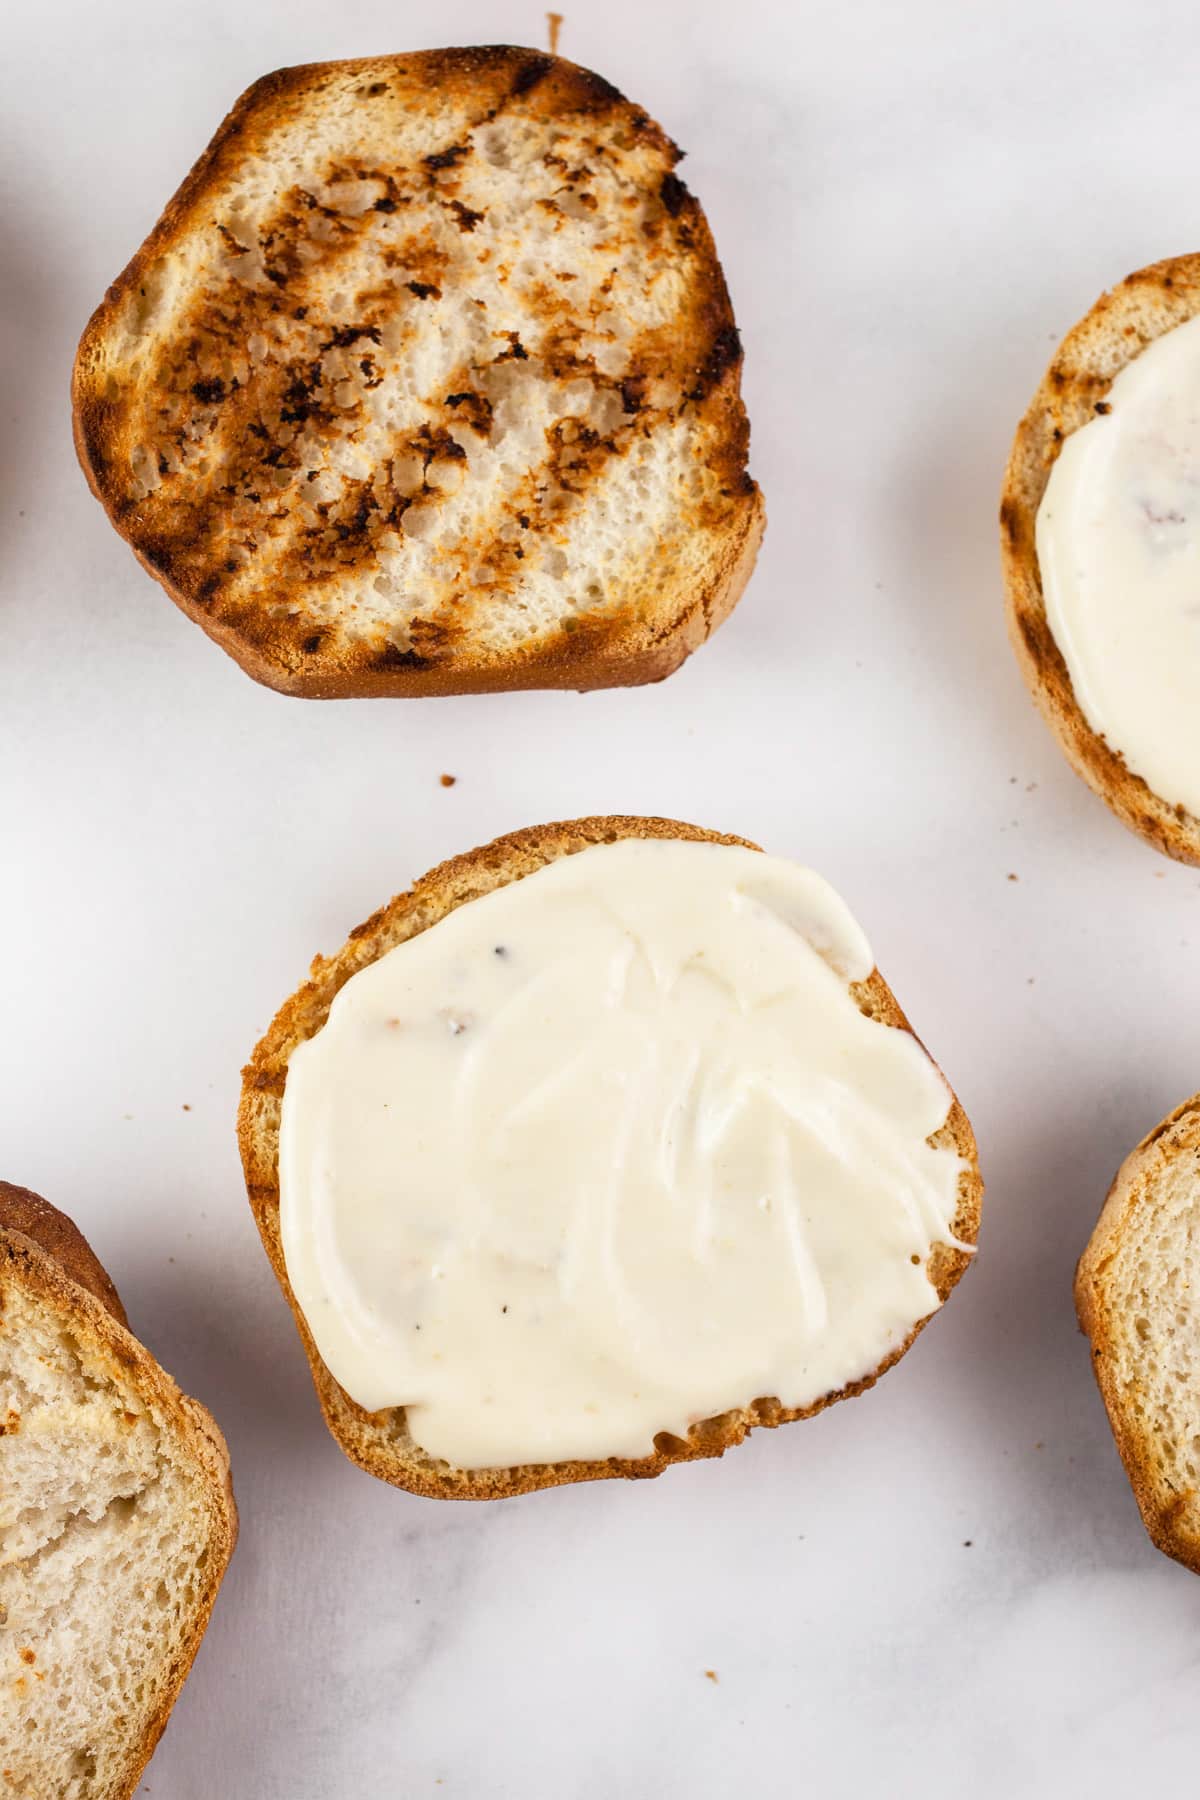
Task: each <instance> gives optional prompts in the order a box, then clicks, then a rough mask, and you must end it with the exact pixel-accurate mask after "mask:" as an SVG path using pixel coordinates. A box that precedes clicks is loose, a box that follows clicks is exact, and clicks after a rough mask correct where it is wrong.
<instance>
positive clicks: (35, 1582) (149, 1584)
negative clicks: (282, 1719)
mask: <svg viewBox="0 0 1200 1800" xmlns="http://www.w3.org/2000/svg"><path fill="white" fill-rule="evenodd" d="M47 1261H48V1259H45V1258H43V1257H41V1256H40V1255H39V1254H38V1252H37V1251H36V1249H35V1248H34V1247H33V1246H32V1245H30V1243H29V1240H28V1239H24V1238H21V1237H18V1236H16V1235H15V1234H8V1233H5V1232H2V1231H0V1744H2V1745H3V1751H2V1754H0V1770H2V1774H3V1781H2V1783H0V1792H2V1793H3V1794H4V1795H5V1796H8V1795H12V1796H13V1797H14V1800H17V1797H18V1796H19V1797H20V1800H109V1797H110V1796H118V1795H121V1796H123V1795H126V1794H128V1793H131V1792H132V1791H133V1790H134V1788H135V1787H136V1784H137V1780H138V1777H139V1775H140V1773H141V1770H142V1768H143V1766H144V1763H145V1761H146V1758H147V1757H148V1756H149V1754H150V1751H151V1750H152V1749H153V1747H154V1744H155V1742H156V1741H157V1738H158V1736H159V1733H160V1732H161V1730H162V1726H163V1724H164V1723H165V1720H166V1716H167V1713H168V1712H169V1710H170V1706H171V1703H172V1701H173V1699H174V1697H175V1693H176V1691H177V1690H178V1687H179V1685H180V1683H181V1681H182V1679H183V1676H184V1674H185V1673H186V1671H187V1667H188V1665H189V1664H190V1662H191V1658H192V1655H193V1654H194V1650H195V1647H196V1643H197V1642H198V1639H199V1636H200V1634H201V1633H202V1632H203V1629H204V1625H205V1623H206V1622H207V1617H208V1611H209V1609H210V1608H211V1605H212V1600H213V1597H214V1595H215V1591H216V1587H217V1585H218V1583H219V1581H220V1577H221V1574H222V1573H223V1570H224V1566H225V1562H226V1561H227V1559H228V1556H229V1554H230V1552H231V1550H232V1545H233V1531H234V1524H233V1509H232V1498H231V1497H228V1498H226V1496H227V1494H228V1489H227V1474H226V1470H225V1468H224V1466H223V1463H222V1462H220V1461H218V1459H217V1453H216V1448H215V1446H216V1444H217V1443H219V1440H218V1439H217V1438H216V1433H215V1428H213V1427H212V1426H211V1422H209V1421H207V1415H205V1414H203V1412H202V1409H200V1408H195V1409H194V1413H195V1416H194V1417H193V1416H192V1415H191V1414H190V1413H186V1414H185V1423H184V1424H182V1425H181V1422H180V1419H179V1418H178V1416H173V1413H174V1414H176V1415H177V1413H178V1411H179V1409H190V1408H192V1407H193V1406H194V1403H192V1402H189V1401H186V1400H185V1399H184V1398H183V1396H182V1395H179V1394H178V1392H177V1390H175V1389H174V1387H173V1384H171V1383H170V1382H169V1381H168V1380H167V1378H166V1377H163V1376H162V1373H161V1371H159V1370H158V1369H157V1365H154V1364H152V1362H151V1359H150V1358H149V1357H148V1356H147V1353H146V1352H145V1351H144V1350H142V1348H141V1346H140V1345H138V1344H137V1343H136V1342H135V1340H134V1339H132V1338H131V1337H130V1336H129V1334H128V1333H127V1332H126V1331H124V1330H123V1329H122V1327H121V1326H119V1325H116V1324H111V1323H110V1322H109V1319H108V1315H107V1314H106V1313H105V1312H104V1311H103V1309H102V1308H101V1307H100V1306H99V1304H98V1303H97V1302H95V1301H93V1300H92V1299H91V1298H90V1296H87V1295H85V1294H84V1293H83V1292H82V1290H81V1289H79V1288H78V1287H76V1286H75V1284H74V1283H73V1282H70V1281H68V1280H65V1279H59V1278H57V1266H56V1265H53V1264H50V1265H49V1266H50V1267H51V1268H52V1269H54V1270H55V1271H56V1276H55V1277H54V1278H51V1279H47V1278H46V1266H47ZM72 1290H73V1293H74V1295H75V1296H78V1304H77V1306H74V1307H72V1306H71V1295H72ZM64 1302H65V1303H64ZM147 1366H149V1367H150V1368H152V1369H153V1370H154V1377H153V1378H151V1379H149V1380H148V1379H147V1375H146V1368H147ZM201 1421H203V1423H201ZM198 1429H199V1431H200V1433H201V1434H202V1436H203V1446H202V1448H201V1454H199V1455H198V1454H197V1444H196V1441H195V1440H196V1438H197V1431H198ZM205 1447H206V1448H205ZM221 1456H222V1457H223V1447H222V1450H221ZM222 1490H223V1491H222Z"/></svg>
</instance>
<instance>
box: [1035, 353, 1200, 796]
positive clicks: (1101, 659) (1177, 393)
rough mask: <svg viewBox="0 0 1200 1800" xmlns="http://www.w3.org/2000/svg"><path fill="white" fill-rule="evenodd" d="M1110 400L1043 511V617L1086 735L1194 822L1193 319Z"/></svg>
mask: <svg viewBox="0 0 1200 1800" xmlns="http://www.w3.org/2000/svg"><path fill="white" fill-rule="evenodd" d="M1106 404H1107V405H1108V407H1109V408H1110V410H1109V411H1108V412H1106V413H1101V414H1098V415H1097V417H1096V418H1094V419H1091V420H1089V422H1088V423H1087V424H1086V425H1084V426H1081V428H1080V429H1079V430H1078V431H1074V432H1072V433H1071V435H1070V436H1069V437H1068V438H1067V440H1066V442H1065V443H1064V444H1063V447H1062V450H1061V452H1060V454H1059V457H1058V460H1057V461H1056V462H1055V464H1054V466H1053V468H1052V469H1051V471H1050V480H1049V482H1048V484H1047V487H1046V492H1045V495H1044V496H1043V499H1042V504H1041V506H1040V508H1039V509H1038V517H1037V554H1038V563H1039V565H1040V568H1041V577H1042V592H1043V594H1044V596H1045V602H1046V617H1047V619H1048V621H1049V624H1050V629H1051V631H1052V632H1053V633H1054V640H1055V642H1056V643H1057V645H1058V647H1059V649H1060V650H1061V651H1062V655H1063V660H1064V661H1065V663H1066V665H1067V669H1068V672H1069V674H1070V677H1071V685H1072V687H1073V688H1074V690H1075V697H1076V699H1077V700H1078V702H1079V706H1080V710H1081V711H1082V713H1083V715H1084V717H1085V719H1086V720H1087V722H1088V724H1089V725H1090V726H1091V728H1092V730H1093V731H1095V732H1097V733H1098V734H1099V735H1101V736H1102V737H1104V738H1105V740H1106V741H1107V743H1108V745H1109V748H1110V749H1111V750H1114V751H1116V752H1118V753H1119V754H1120V755H1121V756H1122V757H1123V758H1124V761H1125V764H1126V767H1127V768H1129V769H1131V770H1132V771H1133V773H1134V774H1135V775H1140V776H1141V777H1142V779H1143V780H1144V781H1145V782H1146V783H1147V785H1148V786H1149V787H1151V788H1152V789H1153V790H1154V792H1155V793H1156V794H1158V795H1159V796H1160V797H1161V798H1162V799H1164V800H1166V801H1167V802H1168V803H1169V804H1170V805H1172V806H1185V807H1186V808H1187V809H1188V811H1189V812H1192V813H1197V814H1200V318H1197V319H1191V320H1189V321H1188V323H1187V324H1185V325H1178V326H1176V327H1175V329H1174V330H1173V331H1168V332H1166V333H1164V335H1163V336H1162V337H1160V338H1156V339H1155V341H1154V342H1153V343H1152V344H1149V345H1147V347H1146V349H1145V350H1143V351H1142V353H1141V355H1140V356H1137V357H1135V358H1134V360H1133V361H1132V362H1131V363H1129V364H1128V365H1127V366H1126V367H1125V368H1124V369H1122V370H1121V372H1120V374H1119V375H1118V376H1117V377H1116V379H1115V380H1114V382H1113V384H1112V387H1111V388H1110V390H1109V392H1108V394H1107V396H1106Z"/></svg>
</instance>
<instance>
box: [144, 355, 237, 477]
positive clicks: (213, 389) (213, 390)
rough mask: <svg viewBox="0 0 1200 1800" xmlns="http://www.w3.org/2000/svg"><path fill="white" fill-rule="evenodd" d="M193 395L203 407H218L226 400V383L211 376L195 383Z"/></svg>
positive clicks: (160, 464)
mask: <svg viewBox="0 0 1200 1800" xmlns="http://www.w3.org/2000/svg"><path fill="white" fill-rule="evenodd" d="M235 386H236V383H235ZM191 394H192V399H193V400H199V402H200V404H201V405H202V406H217V405H219V404H220V402H221V401H222V400H223V399H224V398H225V383H224V382H223V381H222V380H221V377H220V376H219V375H213V376H209V377H207V378H205V379H203V380H201V381H193V383H192V387H191ZM159 469H160V472H161V470H162V458H161V457H160V458H159Z"/></svg>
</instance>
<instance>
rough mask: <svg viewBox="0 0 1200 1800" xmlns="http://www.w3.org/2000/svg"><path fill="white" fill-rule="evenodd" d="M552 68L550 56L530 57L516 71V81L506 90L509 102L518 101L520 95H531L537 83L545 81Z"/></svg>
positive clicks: (552, 61)
mask: <svg viewBox="0 0 1200 1800" xmlns="http://www.w3.org/2000/svg"><path fill="white" fill-rule="evenodd" d="M553 67H554V58H553V57H552V56H531V57H530V58H529V60H528V62H526V63H523V64H522V66H521V67H520V69H518V71H517V75H516V79H515V80H514V82H513V84H512V86H511V88H510V89H509V90H508V97H509V99H510V100H519V99H521V97H522V95H524V94H528V93H531V92H532V91H533V89H534V88H535V87H537V85H538V83H539V82H542V81H545V79H546V77H547V75H548V74H549V73H550V71H551V69H552V68H553Z"/></svg>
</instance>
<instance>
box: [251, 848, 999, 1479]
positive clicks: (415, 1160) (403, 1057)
mask: <svg viewBox="0 0 1200 1800" xmlns="http://www.w3.org/2000/svg"><path fill="white" fill-rule="evenodd" d="M239 1137H240V1142H241V1150H242V1157H243V1162H244V1166H245V1171H246V1178H247V1185H248V1189H249V1194H250V1200H251V1204H252V1206H253V1209H254V1213H255V1217H256V1220H257V1222H258V1226H259V1230H260V1232H261V1234H262V1238H263V1242H264V1245H265V1247H266V1250H267V1253H268V1255H269V1257H270V1259H271V1262H272V1264H273V1266H274V1268H275V1272H276V1274H277V1276H278V1277H279V1280H280V1283H281V1285H282V1287H283V1289H284V1293H285V1294H286V1296H287V1298H288V1300H289V1302H290V1304H291V1306H292V1308H293V1311H294V1312H295V1315H296V1319H297V1323H298V1325H299V1328H300V1332H301V1336H302V1338H303V1340H304V1344H305V1348H306V1350H307V1352H308V1356H309V1360H310V1363H311V1365H312V1370H313V1375H314V1379H315V1381H316V1385H317V1390H318V1393H319V1395H320V1398H321V1403H322V1406H323V1408H324V1411H325V1416H326V1419H327V1421H328V1424H329V1426H330V1429H331V1430H332V1432H333V1434H334V1436H335V1437H336V1438H337V1440H338V1442H339V1443H340V1444H341V1446H342V1448H343V1449H344V1450H345V1451H346V1453H347V1455H349V1456H350V1457H352V1458H353V1460H354V1461H356V1462H357V1463H359V1464H361V1465H362V1466H363V1467H364V1468H366V1469H369V1470H370V1471H371V1472H372V1473H373V1474H376V1475H379V1476H381V1477H382V1478H383V1479H385V1480H387V1481H391V1482H393V1483H395V1484H396V1485H397V1486H400V1487H405V1488H409V1489H411V1490H413V1491H415V1492H418V1493H422V1494H427V1495H434V1496H439V1497H457V1498H475V1499H491V1498H496V1497H500V1496H504V1495H509V1494H515V1493H523V1492H526V1491H528V1490H531V1489H534V1488H540V1487H548V1486H553V1485H556V1484H558V1483H561V1482H566V1481H582V1480H592V1479H596V1478H600V1477H604V1476H614V1475H626V1476H646V1475H657V1474H659V1473H660V1472H661V1471H662V1470H663V1469H664V1468H666V1467H667V1466H668V1465H669V1464H671V1463H673V1462H680V1461H685V1460H689V1459H692V1458H695V1457H701V1456H714V1455H720V1454H721V1453H722V1451H724V1450H725V1449H726V1448H728V1447H729V1446H730V1445H732V1444H736V1443H739V1442H740V1441H741V1439H742V1438H744V1437H745V1435H746V1433H747V1431H749V1430H750V1429H751V1428H752V1427H754V1426H756V1425H775V1424H779V1423H782V1422H783V1421H785V1420H791V1419H798V1418H803V1417H807V1416H809V1415H810V1414H812V1413H814V1412H817V1411H819V1410H820V1409H821V1408H822V1407H824V1406H826V1405H828V1404H829V1403H830V1402H831V1401H832V1400H835V1399H840V1398H843V1397H845V1396H847V1395H850V1394H857V1393H859V1392H861V1391H862V1390H863V1389H864V1388H865V1387H869V1386H870V1385H871V1384H872V1382H874V1380H875V1379H876V1378H877V1376H878V1375H879V1374H880V1373H882V1371H883V1370H884V1369H886V1368H888V1367H890V1365H891V1364H892V1363H893V1362H895V1361H896V1360H897V1358H898V1357H900V1356H901V1355H902V1354H903V1352H904V1351H905V1350H906V1349H907V1348H908V1346H909V1344H910V1343H911V1342H912V1340H913V1338H914V1336H915V1335H916V1333H917V1331H918V1330H919V1329H920V1328H921V1326H922V1324H923V1323H924V1322H925V1321H926V1320H927V1319H928V1317H929V1316H930V1315H931V1314H932V1313H933V1312H935V1311H936V1310H937V1308H938V1307H939V1306H940V1305H941V1303H942V1301H943V1300H944V1299H945V1298H946V1296H947V1295H948V1293H949V1291H950V1289H951V1287H953V1285H954V1283H955V1282H956V1281H957V1279H958V1277H959V1275H960V1274H961V1273H962V1271H963V1269H964V1268H965V1267H966V1265H967V1262H968V1260H969V1258H970V1254H971V1250H972V1248H973V1245H974V1243H975V1239H976V1235H977V1232H978V1225H979V1209H980V1198H981V1194H982V1183H981V1181H980V1177H979V1171H978V1165H977V1160H976V1153H975V1143H974V1138H973V1136H972V1133H971V1128H970V1125H969V1123H968V1121H967V1119H966V1116H965V1115H964V1113H963V1111H962V1108H961V1107H960V1106H959V1105H958V1103H957V1101H956V1100H955V1099H954V1096H953V1094H952V1093H951V1092H950V1089H949V1088H948V1087H947V1086H946V1084H945V1082H944V1080H943V1079H942V1076H941V1074H940V1072H939V1071H938V1069H937V1067H936V1065H935V1064H934V1063H933V1062H932V1061H931V1060H930V1059H929V1057H928V1056H927V1055H926V1053H925V1051H924V1050H923V1048H922V1047H921V1046H920V1044H919V1043H918V1042H917V1040H916V1038H915V1037H914V1036H913V1035H912V1033H911V1031H910V1030H909V1028H908V1025H907V1021H906V1020H905V1018H904V1015H903V1014H902V1013H901V1011H900V1009H899V1007H898V1005H897V1004H896V1001H895V999H894V998H893V996H892V994H891V992H890V990H889V988H888V987H887V985H886V983H885V982H884V980H883V978H882V976H881V975H880V974H879V972H878V970H876V969H875V967H874V959H873V957H872V955H871V952H870V950H869V948H868V946H867V943H866V940H865V939H864V937H863V935H862V933H861V931H860V930H859V928H858V926H857V925H856V924H855V922H854V920H853V919H852V918H851V916H850V914H849V912H848V910H847V909H846V907H845V905H844V904H843V902H842V901H841V900H840V899H839V898H838V896H837V895H836V894H835V893H834V892H833V891H832V889H830V888H829V887H828V885H827V884H826V883H825V882H823V881H822V880H821V879H820V878H819V877H818V876H816V875H814V874H812V873H811V872H810V871H808V870H804V869H801V868H798V867H797V866H796V865H794V864H791V863H787V862H783V861H781V860H779V859H776V858H773V857H769V856H765V855H763V854H762V853H761V852H759V851H757V850H756V849H755V847H754V846H752V845H748V844H746V843H745V842H744V841H742V840H740V839H736V838H728V837H718V836H716V835H714V834H712V833H708V832H704V831H701V830H698V829H696V828H695V827H692V826H687V825H679V824H675V823H671V822H669V821H663V820H655V819H626V818H597V819H584V820H579V821H576V822H574V823H570V824H563V825H549V826H544V827H541V828H537V829H534V830H529V831H523V832H518V833H516V834H515V835H513V836H511V837H508V838H502V839H500V840H499V841H498V842H496V843H494V844H491V845H488V846H486V847H484V848H483V849H480V850H476V851H473V852H471V853H470V854H469V855H466V856H463V857H459V858H457V859H455V860H454V861H452V862H449V863H446V864H444V865H443V866H442V867H441V868H439V869H436V870H434V871H433V873H432V874H430V875H427V876H426V877H424V879H423V880H421V881H419V882H418V883H417V884H416V885H415V886H414V887H413V889H412V890H411V891H410V892H408V893H406V894H402V895H400V896H399V897H398V898H396V899H395V900H393V901H391V902H390V904H389V905H387V906H386V907H384V908H383V909H382V910H381V911H380V912H378V913H376V914H375V915H374V916H373V917H372V918H371V919H369V920H368V921H367V922H366V924H365V925H363V926H361V927H359V929H358V930H357V931H355V932H353V933H352V934H351V937H350V939H349V941H348V942H347V944H346V945H345V946H344V947H343V949H342V950H340V951H339V952H338V953H337V954H336V955H335V956H333V957H331V958H327V959H322V958H318V959H317V960H316V961H315V962H314V964H313V967H312V973H311V979H310V980H309V981H308V982H307V983H306V984H305V986H303V987H302V988H301V989H300V990H299V991H298V992H297V993H296V994H295V995H294V996H293V997H292V999H291V1000H289V1001H288V1002H287V1003H286V1005H285V1006H284V1007H283V1008H282V1010H281V1011H280V1013H279V1015H278V1016H277V1018H276V1019H275V1021H274V1023H273V1025H272V1026H271V1028H270V1030H269V1031H268V1033H267V1035H266V1036H265V1038H264V1039H263V1040H262V1042H261V1043H260V1044H259V1046H258V1048H257V1049H256V1051H255V1053H254V1056H253V1059H252V1061H251V1063H250V1065H249V1066H248V1068H247V1069H246V1071H245V1083H244V1088H243V1096H242V1106H241V1111H240V1115H239Z"/></svg>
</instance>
